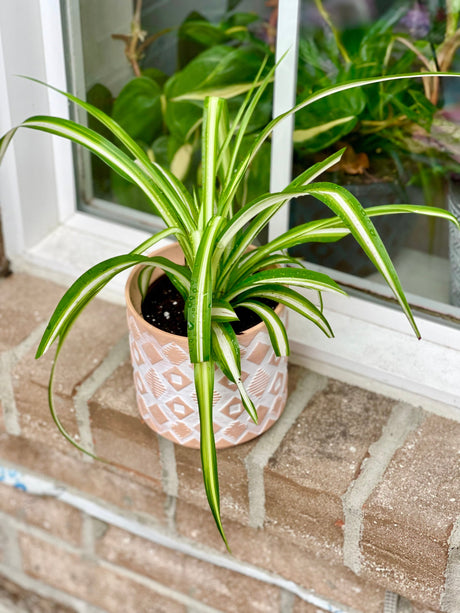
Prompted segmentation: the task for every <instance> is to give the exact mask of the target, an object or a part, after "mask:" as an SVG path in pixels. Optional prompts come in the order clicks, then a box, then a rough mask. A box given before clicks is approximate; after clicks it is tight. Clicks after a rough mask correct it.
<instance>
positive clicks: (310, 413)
mask: <svg viewBox="0 0 460 613" xmlns="http://www.w3.org/2000/svg"><path fill="white" fill-rule="evenodd" d="M393 404H394V403H393V401H392V400H389V399H387V398H384V397H382V396H378V395H376V394H373V393H371V392H368V391H365V390H362V389H359V388H356V387H351V386H349V385H346V384H344V383H339V382H338V381H332V382H331V383H330V384H329V386H328V387H327V389H326V390H324V391H323V392H320V393H318V394H316V396H315V397H314V398H313V399H312V401H311V402H310V403H309V404H308V406H307V407H306V408H305V410H304V411H303V413H302V415H301V416H300V417H299V419H298V420H297V421H296V423H295V424H294V425H293V426H292V428H291V429H290V431H289V432H288V434H287V435H286V436H285V438H284V440H283V442H282V444H281V445H280V447H279V448H278V450H277V452H276V453H275V454H274V456H273V457H272V458H271V459H270V461H269V463H268V466H267V467H266V469H265V502H266V519H267V521H266V527H267V529H268V530H269V531H270V532H274V533H277V534H284V535H285V536H286V537H287V538H291V539H293V540H295V541H299V540H304V541H305V542H306V543H307V541H308V540H309V535H311V534H314V535H315V536H316V538H317V539H319V540H320V541H321V542H323V543H324V545H325V546H327V547H339V548H340V547H341V545H342V542H343V531H342V527H343V520H344V517H343V510H342V500H341V497H342V496H343V494H344V493H345V492H346V491H347V489H348V487H349V485H350V483H351V482H352V480H353V479H354V478H355V477H356V475H357V473H358V471H359V469H360V466H361V463H362V461H363V460H364V458H365V457H366V454H367V452H368V448H369V445H371V444H372V443H373V442H374V441H376V440H377V439H378V438H379V437H380V435H381V432H382V428H383V426H384V424H385V422H386V420H387V419H388V416H389V414H390V411H391V408H392V406H393Z"/></svg>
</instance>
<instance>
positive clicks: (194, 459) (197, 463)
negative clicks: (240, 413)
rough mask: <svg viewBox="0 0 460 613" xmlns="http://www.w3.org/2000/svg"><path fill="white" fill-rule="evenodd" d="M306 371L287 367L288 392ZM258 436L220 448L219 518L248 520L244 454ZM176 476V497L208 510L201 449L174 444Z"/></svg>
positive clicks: (245, 521) (253, 444)
mask: <svg viewBox="0 0 460 613" xmlns="http://www.w3.org/2000/svg"><path fill="white" fill-rule="evenodd" d="M304 372H305V371H304V370H303V369H302V368H300V367H298V366H294V365H292V366H291V365H290V366H289V393H292V392H293V391H294V390H295V388H296V387H297V383H298V380H299V378H300V376H301V375H302V373H304ZM262 437H263V434H262V436H261V437H259V438H256V439H254V440H252V441H249V442H248V443H244V444H243V445H237V446H236V447H229V448H227V449H219V450H218V451H217V463H218V470H219V480H220V499H221V513H222V517H224V518H229V519H235V520H237V521H239V522H241V523H243V524H247V523H248V521H249V492H248V475H247V469H246V465H245V460H246V457H247V456H248V455H249V453H251V451H252V450H253V449H254V447H255V446H256V445H257V443H258V442H259V440H260V438H262ZM175 455H176V466H177V475H178V479H179V498H180V499H182V500H184V501H186V502H189V503H191V504H194V505H196V506H200V507H202V508H203V509H204V510H206V512H208V510H209V506H208V502H207V500H206V494H205V492H204V486H203V473H202V469H201V459H200V452H199V451H198V450H196V449H189V448H187V447H182V446H180V445H176V446H175Z"/></svg>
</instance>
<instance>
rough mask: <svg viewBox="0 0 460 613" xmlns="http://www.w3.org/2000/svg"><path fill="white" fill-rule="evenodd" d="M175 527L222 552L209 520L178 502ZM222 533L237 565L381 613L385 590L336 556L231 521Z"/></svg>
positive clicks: (332, 599) (181, 532)
mask: <svg viewBox="0 0 460 613" xmlns="http://www.w3.org/2000/svg"><path fill="white" fill-rule="evenodd" d="M176 524H177V528H178V531H179V533H180V534H182V535H184V536H186V537H187V538H189V539H191V540H193V541H195V542H196V543H206V545H207V546H208V547H212V548H213V549H216V550H217V551H219V552H221V553H224V552H225V547H224V545H223V544H222V541H221V540H220V537H219V534H218V532H217V530H216V528H215V526H214V521H213V519H212V517H208V516H203V514H202V513H200V512H199V511H197V509H195V508H193V507H192V506H191V505H188V504H186V503H184V502H181V501H178V502H177V509H176ZM224 529H225V532H226V536H227V538H228V541H229V544H230V547H231V550H232V555H233V557H234V558H235V559H237V560H241V561H242V562H246V563H249V564H253V565H254V566H256V567H258V568H261V569H263V570H266V571H268V572H269V573H275V574H277V575H280V576H281V577H284V578H285V579H287V580H289V581H293V582H294V583H297V584H298V585H299V586H301V587H303V588H305V589H307V590H313V591H314V592H315V593H316V594H318V596H321V597H323V598H325V599H329V600H331V601H335V602H340V603H341V604H343V605H347V606H349V607H353V608H355V609H356V610H358V611H361V610H362V611H363V613H381V611H382V609H383V600H384V597H385V590H384V589H383V588H381V587H379V586H377V585H374V584H372V583H370V582H368V581H364V580H363V579H362V578H361V577H357V576H356V575H355V574H354V573H353V572H352V571H351V570H350V569H349V568H346V567H345V566H343V564H342V560H341V557H340V556H339V555H336V553H335V552H331V551H325V550H324V548H323V547H322V545H321V544H320V543H318V542H316V548H315V550H314V551H313V546H312V542H309V543H308V548H307V547H305V546H304V545H303V542H302V541H299V542H297V543H294V542H292V541H290V540H288V539H285V538H284V537H283V536H275V535H273V534H272V533H270V532H268V531H267V530H260V529H255V528H249V527H244V526H242V525H241V524H239V523H237V522H235V521H230V520H227V521H224ZM363 603H365V605H366V607H365V608H364V606H363Z"/></svg>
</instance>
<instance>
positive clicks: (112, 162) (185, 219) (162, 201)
mask: <svg viewBox="0 0 460 613" xmlns="http://www.w3.org/2000/svg"><path fill="white" fill-rule="evenodd" d="M19 127H24V128H29V129H33V130H39V131H42V132H47V133H49V134H54V135H57V136H62V137H64V138H67V139H69V140H71V141H73V142H75V143H77V144H79V145H83V146H84V147H85V148H86V149H88V150H89V151H91V152H92V153H94V154H95V155H97V156H98V157H100V158H101V159H102V160H103V161H104V162H105V163H106V164H107V165H108V166H110V168H112V170H114V171H115V172H117V173H119V174H121V175H122V176H123V177H125V178H127V179H128V180H130V181H132V182H133V183H134V184H136V185H137V186H138V187H139V188H140V189H141V190H142V191H143V192H144V193H145V194H146V196H147V197H148V199H149V201H150V202H152V203H153V206H154V209H155V208H156V209H157V212H158V214H159V215H160V216H161V217H162V218H163V220H164V221H165V223H166V224H167V225H168V226H174V227H177V226H179V227H180V228H185V229H186V230H187V229H189V228H188V226H189V224H190V227H193V222H191V221H189V220H191V217H190V213H189V211H188V210H187V209H186V208H185V207H184V206H183V203H182V201H180V200H179V199H178V198H177V199H176V200H174V201H173V202H171V201H170V200H169V199H167V198H166V197H165V196H164V194H163V192H162V191H161V189H159V187H158V186H157V185H156V184H155V183H154V182H153V181H151V180H150V179H149V177H148V176H146V174H145V172H143V171H142V169H141V168H140V167H139V166H138V164H136V163H135V162H134V161H133V160H132V159H131V158H130V157H128V156H127V155H126V154H125V153H123V152H122V151H121V150H120V149H119V148H118V147H116V146H115V145H113V144H112V143H111V142H110V141H109V140H107V139H106V138H104V137H103V136H101V135H100V134H98V133H97V132H95V131H94V130H90V129H89V128H86V127H85V126H81V125H79V124H78V123H76V122H74V121H71V120H70V119H61V118H59V117H48V116H36V117H31V118H29V119H26V120H25V121H24V122H23V123H22V124H21V125H20V126H19Z"/></svg>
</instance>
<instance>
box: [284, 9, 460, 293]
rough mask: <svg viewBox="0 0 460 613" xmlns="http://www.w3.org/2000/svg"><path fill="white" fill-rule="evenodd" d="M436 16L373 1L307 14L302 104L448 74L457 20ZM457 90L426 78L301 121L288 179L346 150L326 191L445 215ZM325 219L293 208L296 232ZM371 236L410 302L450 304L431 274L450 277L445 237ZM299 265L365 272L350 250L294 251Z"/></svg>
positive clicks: (311, 208) (401, 220) (396, 222)
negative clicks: (414, 75)
mask: <svg viewBox="0 0 460 613" xmlns="http://www.w3.org/2000/svg"><path fill="white" fill-rule="evenodd" d="M451 4H453V3H451ZM444 5H445V3H440V2H429V3H428V2H422V1H420V2H413V3H402V2H393V3H392V5H391V6H390V8H388V6H389V5H388V3H387V2H378V1H374V2H372V1H370V0H369V1H362V2H349V1H347V0H330V1H327V0H315V2H303V9H302V23H301V35H300V43H299V64H298V81H297V91H298V96H299V99H301V98H303V97H305V95H306V94H307V93H309V92H311V91H316V90H319V89H321V88H322V87H325V86H330V85H333V84H335V83H341V82H343V81H346V80H349V79H356V78H365V77H373V76H379V75H381V74H398V73H406V72H411V71H420V70H437V69H439V70H451V69H452V68H455V60H456V51H457V48H458V46H459V44H460V43H459V41H460V31H459V30H458V14H454V13H452V12H451V13H447V14H446V12H445V10H444V9H443V6H444ZM447 7H448V8H449V2H447ZM453 81H454V80H450V81H447V80H445V81H443V80H441V79H433V78H432V79H429V78H426V79H424V80H417V81H416V80H398V81H394V82H391V83H384V84H378V85H370V86H366V87H362V88H358V89H355V90H353V91H351V92H345V93H341V94H337V95H336V96H333V97H330V98H327V99H325V100H324V101H318V102H317V103H315V104H313V105H312V106H311V107H309V108H308V109H305V110H302V111H300V112H299V113H298V114H297V116H296V125H295V132H294V140H295V154H294V157H295V160H294V166H295V171H296V170H297V169H298V170H300V169H302V168H304V167H305V166H307V165H309V164H311V163H313V162H315V161H318V160H320V159H322V158H324V157H325V155H326V154H327V153H331V152H333V151H336V150H338V149H341V148H346V149H345V153H344V155H343V158H342V160H341V162H340V163H339V164H338V165H337V166H336V167H335V168H334V169H332V172H331V173H330V174H329V175H328V176H326V177H323V178H322V180H325V181H327V180H331V181H333V182H337V183H339V184H341V185H343V186H344V187H346V188H348V189H350V191H352V192H353V193H354V194H355V195H356V196H357V197H358V199H359V200H360V201H361V203H362V204H363V205H365V206H371V205H378V204H389V203H397V202H399V203H411V204H426V205H434V206H444V207H447V206H448V205H447V193H448V189H449V178H450V176H451V175H452V174H453V173H458V171H459V168H460V166H459V164H458V160H460V155H459V154H460V150H459V149H458V144H457V143H458V140H456V138H457V137H458V134H457V132H458V128H457V126H456V124H455V123H454V121H453V119H455V116H456V114H458V110H456V109H455V107H452V103H453V101H454V100H455V98H457V99H458V96H456V95H455V94H456V93H458V85H457V86H456V85H455V83H454V82H453ZM455 87H457V90H456V91H455V89H454V88H455ZM311 126H315V129H314V130H312V129H311ZM326 216H329V213H328V210H327V209H325V207H324V205H321V204H320V203H318V202H317V201H315V200H314V199H311V198H310V199H303V200H302V201H297V202H295V203H293V204H292V205H291V224H292V225H294V224H298V223H300V222H304V221H308V220H310V219H315V218H319V217H326ZM375 225H376V227H377V229H378V231H379V233H380V234H381V236H382V238H383V240H384V243H385V244H386V245H387V247H388V250H389V252H390V255H391V256H392V257H393V258H396V263H397V264H398V266H397V268H398V269H399V270H400V271H401V270H402V273H403V276H404V274H406V272H405V271H407V276H408V277H409V284H410V286H409V288H408V289H409V291H415V292H416V293H418V294H421V295H426V296H428V297H433V298H435V299H440V298H441V300H444V301H447V300H448V295H447V290H446V288H443V289H442V296H440V295H439V287H438V285H437V283H438V281H439V278H438V274H437V273H438V271H441V274H442V275H443V276H444V277H448V271H449V263H448V259H447V258H448V231H449V230H448V225H447V224H446V223H444V222H440V221H438V220H437V221H436V222H432V221H430V219H429V218H426V217H424V218H421V219H416V218H415V217H413V216H411V215H401V216H400V215H398V216H387V217H381V218H378V219H375ZM295 255H299V256H302V257H304V258H306V259H308V260H309V261H311V262H316V263H318V264H320V265H323V266H327V267H331V268H335V269H337V270H341V271H344V272H347V273H351V274H353V275H358V276H368V275H370V274H372V272H373V269H372V265H371V264H370V263H369V262H368V261H366V258H365V257H364V255H361V250H360V248H359V247H358V246H356V244H355V243H354V242H353V240H352V239H349V238H346V239H343V240H342V241H340V243H338V244H334V245H330V244H327V243H324V244H322V245H315V246H314V248H310V247H308V246H306V247H301V248H299V249H298V250H296V251H295ZM430 272H431V275H430ZM430 277H432V279H433V283H434V284H433V286H432V287H430V283H429V282H430ZM406 287H407V284H406Z"/></svg>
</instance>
